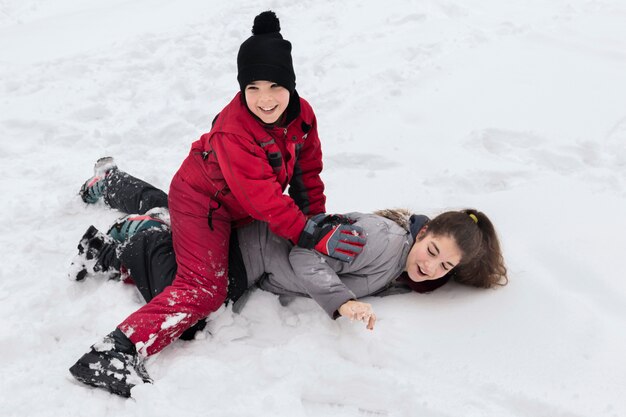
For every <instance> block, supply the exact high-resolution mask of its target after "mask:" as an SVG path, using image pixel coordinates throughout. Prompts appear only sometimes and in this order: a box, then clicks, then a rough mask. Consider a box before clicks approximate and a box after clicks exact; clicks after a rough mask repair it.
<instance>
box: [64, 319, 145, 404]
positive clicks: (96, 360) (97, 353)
mask: <svg viewBox="0 0 626 417" xmlns="http://www.w3.org/2000/svg"><path fill="white" fill-rule="evenodd" d="M70 373H71V374H72V376H74V378H76V379H77V380H79V381H80V382H82V383H84V384H87V385H91V386H93V387H97V388H103V389H106V390H108V391H109V392H111V393H113V394H117V395H120V396H122V397H127V398H128V397H130V390H131V388H132V387H134V386H135V385H138V384H142V383H152V379H150V376H149V375H148V373H147V372H146V369H145V368H144V365H143V361H142V360H141V358H140V357H139V355H138V354H137V350H136V349H135V346H134V345H133V343H132V342H131V341H130V340H129V339H128V338H127V337H126V335H124V333H122V331H121V330H120V329H115V330H114V331H113V332H111V333H110V334H109V335H107V336H105V338H104V339H103V340H102V341H101V342H99V343H96V344H94V345H93V346H92V347H91V350H90V351H89V352H87V353H85V354H84V355H83V356H82V357H81V358H80V359H79V360H78V361H77V362H76V363H75V364H74V365H73V366H72V367H71V368H70Z"/></svg>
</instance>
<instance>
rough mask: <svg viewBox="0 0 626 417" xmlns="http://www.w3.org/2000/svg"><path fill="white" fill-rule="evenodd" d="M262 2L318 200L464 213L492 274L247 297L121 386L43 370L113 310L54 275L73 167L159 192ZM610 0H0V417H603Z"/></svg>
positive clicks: (93, 209) (612, 181) (624, 80)
mask: <svg viewBox="0 0 626 417" xmlns="http://www.w3.org/2000/svg"><path fill="white" fill-rule="evenodd" d="M268 8H271V9H273V10H275V11H276V12H277V14H278V16H279V18H280V19H281V23H282V27H283V34H284V36H285V37H286V38H287V39H289V40H291V41H292V43H293V45H294V51H293V53H294V61H295V67H296V74H297V77H298V79H297V82H298V90H299V92H300V94H301V95H302V96H303V97H306V98H307V99H308V100H309V101H310V102H311V103H312V105H313V107H314V109H315V110H316V113H317V117H318V121H319V128H320V136H321V138H322V141H323V146H324V159H325V163H326V165H325V171H324V175H323V177H324V180H325V182H326V184H327V190H328V193H327V194H328V201H329V204H328V209H329V211H336V212H341V211H352V210H360V211H369V210H374V209H378V208H384V207H398V206H400V207H408V208H411V209H413V210H415V211H418V212H423V213H426V214H431V215H432V214H437V213H438V212H439V211H442V210H446V209H450V208H461V207H467V206H470V207H477V208H479V209H481V210H483V211H485V212H486V213H488V214H489V215H490V216H491V218H492V219H493V221H494V223H495V224H496V226H497V228H498V231H499V233H500V236H501V239H502V243H503V246H504V250H505V257H506V260H507V263H508V266H509V268H510V279H511V281H510V284H509V285H508V286H507V287H504V288H502V289H498V290H493V291H492V290H488V291H479V290H472V289H468V288H464V287H460V286H457V285H449V286H447V287H444V288H443V289H441V290H439V291H437V292H435V293H433V294H429V295H418V294H407V295H401V296H394V297H387V298H384V299H375V298H374V299H371V303H372V304H373V305H374V309H375V311H376V313H377V315H378V317H379V321H378V324H377V328H376V329H375V331H373V332H368V331H366V330H365V329H364V326H363V325H362V324H355V323H350V322H347V321H344V320H341V319H340V320H338V321H335V322H333V321H330V320H329V319H328V318H327V317H326V316H325V315H324V313H323V311H322V310H321V309H320V308H319V307H318V306H317V305H315V304H314V303H313V302H312V301H311V300H307V299H301V300H298V301H297V302H295V303H294V304H292V305H290V306H289V307H286V308H283V307H281V306H280V305H279V303H278V300H277V298H276V297H275V296H273V295H272V294H269V293H263V292H261V291H257V292H255V293H254V294H253V296H252V297H251V300H250V302H249V304H248V305H247V306H246V308H245V309H244V311H243V312H242V314H240V315H235V314H233V313H232V311H231V310H230V309H223V310H221V311H219V312H218V314H216V315H215V318H214V319H213V320H212V322H211V324H210V326H209V327H210V328H209V332H205V333H204V334H203V335H202V337H201V338H200V340H196V341H193V342H177V343H175V344H174V345H173V346H171V347H169V348H167V349H166V350H164V351H163V352H162V353H160V354H159V355H157V356H156V357H154V358H152V359H151V360H150V362H149V363H148V369H149V371H150V373H151V376H152V377H153V378H154V379H155V383H154V385H146V386H141V387H137V388H136V389H134V391H133V396H134V399H130V400H124V399H122V398H119V397H117V396H113V395H109V394H107V393H106V392H104V391H102V390H95V389H90V388H87V387H85V386H83V385H81V384H78V383H77V382H75V381H74V380H73V378H72V377H71V376H70V375H69V372H68V371H67V369H68V367H69V366H70V365H72V364H73V363H74V362H75V361H76V359H78V357H79V356H80V355H82V354H83V353H84V352H85V351H87V349H88V348H89V346H90V345H91V344H92V343H94V342H95V341H97V340H98V338H99V337H101V336H103V335H105V334H106V333H108V332H109V331H111V330H112V329H113V328H114V327H115V325H117V324H118V323H119V322H120V321H121V320H122V319H123V318H125V317H126V316H127V315H128V314H129V313H131V312H132V311H134V310H135V309H137V308H138V307H139V305H140V298H139V296H138V295H137V293H136V292H135V290H134V289H133V288H132V287H130V286H125V285H123V284H120V283H118V282H113V281H105V280H98V279H93V280H89V281H87V282H84V283H76V282H72V281H69V280H68V279H67V278H66V274H67V269H68V265H69V261H70V259H71V258H72V256H73V255H74V254H75V250H76V249H75V248H76V244H77V242H78V239H79V238H80V236H81V235H82V233H83V232H84V230H85V229H86V228H87V227H88V226H89V225H90V224H94V225H96V226H97V227H99V228H106V227H107V225H108V224H109V223H110V222H111V221H112V220H114V219H115V218H116V217H117V216H118V213H116V212H114V211H112V210H108V209H107V208H105V207H104V206H103V205H101V204H98V205H95V206H86V205H85V204H83V203H82V202H81V200H80V198H79V197H78V195H77V191H78V188H79V187H80V185H81V183H82V181H83V180H84V179H86V178H87V177H88V176H90V173H91V169H92V165H93V162H94V161H95V160H96V159H97V158H98V157H100V156H104V155H113V156H115V157H116V159H117V161H118V163H119V165H120V167H121V168H122V169H125V170H127V171H129V172H131V173H133V174H135V175H137V176H140V177H142V178H145V179H147V180H148V181H150V182H153V183H155V184H156V185H158V186H161V187H163V188H165V189H167V187H168V185H169V180H170V178H171V177H172V175H173V173H174V172H175V171H176V169H177V168H178V166H179V164H180V163H181V162H182V160H183V158H184V157H185V156H186V154H187V152H188V149H189V145H190V144H191V142H192V141H194V140H195V139H196V138H197V137H199V135H200V134H201V133H203V132H205V131H207V130H208V129H209V126H210V122H211V120H212V118H213V116H214V115H215V113H216V112H217V111H219V110H220V109H221V108H222V107H223V106H224V105H225V104H226V103H227V102H228V100H230V98H231V97H232V95H233V94H234V93H235V92H236V89H237V84H236V78H235V77H236V65H235V56H236V53H237V49H238V47H239V45H240V43H241V42H242V41H243V40H244V39H245V38H246V37H247V36H248V35H249V28H250V27H251V24H252V20H253V18H254V16H255V15H256V14H258V13H259V12H261V11H263V10H266V9H268ZM624 21H626V4H625V3H624V2H622V1H620V0H597V1H591V0H552V1H545V0H542V1H539V0H510V1H498V0H470V1H460V0H420V1H417V0H389V1H385V2H367V1H360V2H359V1H343V2H333V1H328V0H316V1H313V0H305V1H298V2H294V1H287V0H272V1H268V2H253V1H246V2H240V1H232V2H215V1H213V2H209V1H201V0H184V1H177V2H171V1H164V0H151V1H148V0H134V1H123V0H55V1H54V2H52V1H44V0H0V196H1V197H0V198H1V204H0V205H1V207H2V209H1V210H0V213H1V215H0V233H1V235H0V253H1V262H0V273H1V276H0V319H1V320H2V328H1V330H0V369H1V375H2V378H1V379H0V415H2V416H3V417H5V416H6V417H8V416H20V417H22V416H90V417H98V416H133V417H141V416H146V417H147V416H149V417H154V416H178V415H182V416H290V417H291V416H420V417H444V416H451V417H471V416H498V417H508V416H532V417H583V416H584V417H600V416H607V417H623V416H626V399H625V398H626V396H625V395H624V392H626V354H625V352H626V331H625V329H626V281H625V280H626V276H625V273H624V271H623V267H622V262H623V259H624V249H625V248H626V236H625V234H624V232H625V231H626V216H625V215H624V213H626V76H625V74H626V25H624Z"/></svg>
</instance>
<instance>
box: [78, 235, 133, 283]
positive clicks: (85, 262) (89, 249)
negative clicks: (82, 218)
mask: <svg viewBox="0 0 626 417" xmlns="http://www.w3.org/2000/svg"><path fill="white" fill-rule="evenodd" d="M117 245H118V244H117V242H116V241H115V240H113V239H112V238H111V237H110V236H108V235H105V234H104V233H102V232H100V231H98V229H96V228H95V227H94V226H89V229H87V231H86V232H85V234H84V235H83V237H82V238H81V240H80V242H78V255H76V256H75V257H74V259H73V260H72V263H71V265H70V271H69V277H70V278H71V279H74V280H76V281H82V280H83V279H85V277H86V276H88V275H94V274H96V273H105V274H107V275H109V278H117V277H119V275H120V266H121V263H120V260H119V258H118V257H117Z"/></svg>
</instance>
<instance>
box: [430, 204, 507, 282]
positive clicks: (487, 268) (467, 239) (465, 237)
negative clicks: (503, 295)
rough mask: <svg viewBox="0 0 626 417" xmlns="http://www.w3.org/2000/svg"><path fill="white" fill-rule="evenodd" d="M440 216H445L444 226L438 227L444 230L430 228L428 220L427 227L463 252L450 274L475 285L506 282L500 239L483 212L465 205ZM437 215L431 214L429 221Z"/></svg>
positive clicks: (457, 279) (455, 278)
mask: <svg viewBox="0 0 626 417" xmlns="http://www.w3.org/2000/svg"><path fill="white" fill-rule="evenodd" d="M449 213H453V214H452V215H450V214H449ZM440 216H445V217H449V218H448V219H445V220H447V221H444V222H442V223H444V224H445V225H446V226H447V227H441V229H447V230H445V231H443V230H441V231H437V230H433V227H432V224H429V230H428V231H429V232H431V233H433V234H435V235H441V234H443V235H448V236H450V237H452V238H453V239H454V240H455V241H456V244H457V246H458V247H459V249H461V252H463V256H462V258H461V263H460V264H459V265H458V266H457V267H456V268H454V269H453V270H452V271H451V272H450V273H451V277H452V278H453V279H454V280H455V281H457V282H458V283H460V284H465V285H471V286H473V287H479V288H491V287H494V286H504V285H506V284H507V283H508V277H507V269H506V266H505V265H504V257H503V256H502V250H501V249H500V242H499V240H498V236H497V234H496V231H495V228H494V227H493V223H491V220H489V218H488V217H487V215H486V214H485V213H483V212H481V211H478V210H475V209H465V210H461V211H458V212H447V213H443V214H441V215H440ZM440 216H437V217H435V219H433V222H432V223H434V222H435V221H436V220H437V219H438V218H439V217H440ZM453 218H454V220H453Z"/></svg>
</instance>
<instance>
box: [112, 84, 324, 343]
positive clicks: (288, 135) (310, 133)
mask: <svg viewBox="0 0 626 417" xmlns="http://www.w3.org/2000/svg"><path fill="white" fill-rule="evenodd" d="M298 108H299V111H298ZM286 114H287V124H286V127H267V126H264V125H263V124H261V123H260V122H259V121H258V120H257V119H255V118H254V117H253V116H252V115H251V114H250V112H249V111H248V109H247V107H246V105H245V103H243V100H242V97H241V93H238V94H237V95H236V96H235V98H234V99H233V100H232V101H231V102H230V104H228V105H227V106H226V107H225V108H224V109H223V110H222V112H221V113H220V114H219V116H218V117H217V119H216V121H215V123H214V125H213V128H212V129H211V131H210V132H209V133H206V134H204V135H202V137H200V139H199V140H198V141H196V142H194V143H193V144H192V145H191V151H190V153H189V156H188V157H187V158H186V159H185V161H184V162H183V164H182V166H181V167H180V169H179V170H178V172H177V173H176V175H175V176H174V178H173V179H172V183H171V185H170V192H169V209H170V216H171V222H172V234H173V243H174V252H175V253H176V262H177V264H178V270H177V273H176V278H175V279H174V282H173V284H172V285H171V286H170V287H168V288H166V289H165V291H163V293H161V294H159V295H158V296H157V297H155V298H154V299H152V300H151V301H150V302H149V303H148V304H146V305H145V306H143V307H142V308H140V309H139V310H137V311H136V312H135V313H133V314H131V315H130V316H129V317H128V318H127V319H126V320H124V322H122V323H121V324H120V325H119V326H118V327H119V328H120V329H121V330H122V332H124V334H125V335H126V336H127V337H128V338H129V339H130V340H131V341H132V342H133V343H134V344H135V345H136V347H137V350H138V351H139V352H140V353H141V354H143V355H151V354H154V353H156V352H158V351H160V350H161V349H163V348H164V347H165V346H167V345H168V344H170V343H171V342H172V341H173V340H175V339H176V338H178V337H179V336H180V334H181V333H182V332H183V331H184V330H185V329H187V328H188V327H190V326H192V325H193V324H194V323H196V322H197V321H198V320H200V319H202V318H204V317H206V316H208V315H209V313H211V312H213V311H215V310H217V309H218V308H219V307H220V306H221V305H222V304H223V302H224V300H225V298H226V291H227V286H228V278H227V276H228V274H227V273H228V270H227V269H228V244H229V238H230V232H231V227H237V226H238V225H242V224H246V223H249V222H251V221H253V220H259V221H263V222H267V223H268V224H269V227H270V229H271V230H272V231H273V232H274V233H275V234H277V235H279V236H282V237H285V238H287V239H289V240H291V241H292V242H294V243H296V242H298V238H299V236H300V233H301V232H302V230H303V229H304V224H305V223H306V219H307V215H312V214H318V213H323V212H325V201H326V197H325V196H324V184H323V183H322V180H321V178H320V176H319V173H320V172H321V170H322V152H321V147H320V141H319V138H318V135H317V122H316V120H315V114H314V113H313V110H312V109H311V106H310V105H309V104H308V103H307V102H306V101H305V100H304V99H301V98H299V97H298V96H297V93H294V95H293V97H292V100H291V101H290V104H289V107H288V109H287V110H286ZM290 115H291V116H290ZM287 186H289V195H290V196H287V195H285V194H283V192H284V191H285V189H286V188H287Z"/></svg>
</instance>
